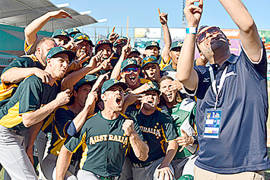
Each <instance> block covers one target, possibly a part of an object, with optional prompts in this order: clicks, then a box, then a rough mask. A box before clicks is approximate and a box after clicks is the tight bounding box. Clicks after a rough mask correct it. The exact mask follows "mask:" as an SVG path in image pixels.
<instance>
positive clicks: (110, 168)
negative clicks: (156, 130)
mask: <svg viewBox="0 0 270 180" xmlns="http://www.w3.org/2000/svg"><path fill="white" fill-rule="evenodd" d="M126 119H127V117H126V116H124V115H119V116H118V118H116V119H114V120H107V119H105V118H104V117H103V116H102V115H101V112H98V113H97V114H96V115H94V116H93V117H91V118H89V119H88V120H87V121H86V122H85V124H84V126H83V127H82V130H81V131H80V134H79V135H78V136H77V137H69V138H68V139H67V140H66V142H65V147H66V148H67V149H68V150H69V151H71V152H76V150H77V149H78V148H79V147H80V146H81V145H82V146H83V150H84V153H83V155H82V159H81V163H80V168H81V169H83V170H86V171H90V172H92V173H94V174H96V175H99V176H103V177H108V176H119V175H120V173H121V171H122V166H123V163H124V160H125V154H126V152H127V150H128V147H129V138H128V137H127V136H125V134H124V131H123V130H122V125H123V123H124V122H125V120H126ZM134 127H135V130H136V131H137V132H138V134H139V136H140V137H141V138H142V134H141V132H140V130H139V127H138V125H137V124H136V123H134Z"/></svg>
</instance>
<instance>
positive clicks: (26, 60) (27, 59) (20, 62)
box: [0, 55, 43, 107]
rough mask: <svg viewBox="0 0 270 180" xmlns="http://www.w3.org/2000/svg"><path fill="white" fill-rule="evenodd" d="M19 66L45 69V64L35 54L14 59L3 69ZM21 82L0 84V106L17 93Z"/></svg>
mask: <svg viewBox="0 0 270 180" xmlns="http://www.w3.org/2000/svg"><path fill="white" fill-rule="evenodd" d="M14 67H18V68H29V67H37V68H40V69H43V66H42V65H41V64H40V62H39V61H38V60H37V58H36V57H35V56H34V55H30V56H23V57H18V58H16V59H15V60H13V61H12V62H11V63H10V64H9V65H8V67H6V68H5V69H4V70H3V71H2V74H3V73H4V72H6V71H7V70H9V69H11V68H14ZM18 85H19V83H16V84H4V83H3V82H2V84H1V85H0V101H1V102H0V107H1V106H3V105H4V104H5V103H7V102H8V101H9V100H10V97H11V96H12V95H13V94H14V93H15V91H16V89H17V87H18Z"/></svg>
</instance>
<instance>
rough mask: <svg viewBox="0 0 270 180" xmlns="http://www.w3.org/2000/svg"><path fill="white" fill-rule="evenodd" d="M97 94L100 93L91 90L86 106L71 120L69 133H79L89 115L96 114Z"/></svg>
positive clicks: (72, 134)
mask: <svg viewBox="0 0 270 180" xmlns="http://www.w3.org/2000/svg"><path fill="white" fill-rule="evenodd" d="M97 96H98V95H97V93H96V92H90V93H89V94H88V97H87V99H86V102H85V106H84V108H83V109H82V111H81V112H80V113H79V114H78V115H77V116H76V117H75V118H74V119H73V121H72V122H71V124H70V125H69V127H68V129H67V133H68V135H70V136H74V135H75V134H76V133H78V132H79V131H80V130H81V129H82V127H83V125H84V123H85V121H86V120H87V117H88V115H89V114H94V108H95V105H96V101H97V98H98V97H97Z"/></svg>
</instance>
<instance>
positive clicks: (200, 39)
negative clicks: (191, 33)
mask: <svg viewBox="0 0 270 180" xmlns="http://www.w3.org/2000/svg"><path fill="white" fill-rule="evenodd" d="M218 32H220V29H219V27H215V26H213V27H210V28H209V29H207V30H205V31H203V32H202V33H200V34H198V35H197V37H196V41H197V43H198V44H200V43H201V42H203V41H204V40H205V38H206V33H208V34H213V33H218Z"/></svg>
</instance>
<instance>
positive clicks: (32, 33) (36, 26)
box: [24, 12, 51, 45]
mask: <svg viewBox="0 0 270 180" xmlns="http://www.w3.org/2000/svg"><path fill="white" fill-rule="evenodd" d="M50 19H51V16H50V13H49V12H48V13H46V14H44V15H43V16H41V17H39V18H37V19H35V20H34V21H32V22H31V23H30V24H29V25H28V26H26V28H25V29H24V33H25V41H26V43H27V44H28V45H30V44H32V43H34V42H35V40H36V35H37V32H38V31H40V30H41V28H42V27H43V26H44V25H45V24H46V23H47V22H48V21H49V20H50Z"/></svg>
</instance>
